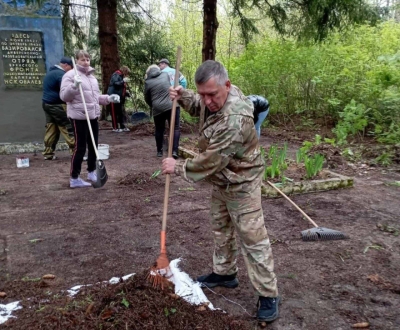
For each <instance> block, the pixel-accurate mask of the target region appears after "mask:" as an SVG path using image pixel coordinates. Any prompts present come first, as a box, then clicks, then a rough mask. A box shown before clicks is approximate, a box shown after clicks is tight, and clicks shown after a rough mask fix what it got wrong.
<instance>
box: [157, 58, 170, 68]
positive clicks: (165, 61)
mask: <svg viewBox="0 0 400 330" xmlns="http://www.w3.org/2000/svg"><path fill="white" fill-rule="evenodd" d="M161 63H165V64H167V65H168V66H169V61H168V60H167V59H166V58H162V59H161V60H160V61H159V62H158V64H161Z"/></svg>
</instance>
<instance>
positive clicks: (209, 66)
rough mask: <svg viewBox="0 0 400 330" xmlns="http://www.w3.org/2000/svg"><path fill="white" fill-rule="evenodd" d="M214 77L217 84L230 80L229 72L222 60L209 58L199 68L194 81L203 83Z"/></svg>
mask: <svg viewBox="0 0 400 330" xmlns="http://www.w3.org/2000/svg"><path fill="white" fill-rule="evenodd" d="M213 77H214V78H215V82H216V83H217V85H224V84H225V83H226V82H227V80H229V78H228V72H227V71H226V69H225V67H224V66H223V65H222V64H221V63H220V62H217V61H212V60H207V61H205V62H204V63H203V64H202V65H200V66H199V68H198V69H197V71H196V74H195V75H194V81H195V83H196V84H198V85H202V84H204V83H206V82H207V81H209V80H210V79H211V78H213Z"/></svg>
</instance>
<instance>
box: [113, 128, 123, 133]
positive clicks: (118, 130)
mask: <svg viewBox="0 0 400 330" xmlns="http://www.w3.org/2000/svg"><path fill="white" fill-rule="evenodd" d="M112 131H113V132H115V133H120V132H122V129H119V128H116V129H113V130H112Z"/></svg>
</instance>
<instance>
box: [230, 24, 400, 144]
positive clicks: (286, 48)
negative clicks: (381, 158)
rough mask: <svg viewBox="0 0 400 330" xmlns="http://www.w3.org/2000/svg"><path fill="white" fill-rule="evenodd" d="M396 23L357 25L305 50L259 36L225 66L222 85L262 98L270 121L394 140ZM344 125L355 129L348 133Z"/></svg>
mask: <svg viewBox="0 0 400 330" xmlns="http://www.w3.org/2000/svg"><path fill="white" fill-rule="evenodd" d="M399 49H400V24H398V23H395V22H392V21H389V22H385V23H382V24H380V25H378V26H376V27H370V26H358V27H355V28H353V29H351V30H349V31H347V32H345V33H343V32H341V33H339V32H338V33H334V34H332V35H330V36H329V37H328V38H327V39H326V40H325V41H324V43H319V44H311V43H309V42H297V41H294V40H291V39H287V40H284V41H283V40H279V39H276V38H274V37H273V36H270V35H267V36H266V37H265V38H263V39H261V40H260V41H258V42H254V43H251V44H249V45H248V47H247V48H246V50H245V51H244V52H243V54H242V55H241V56H239V57H236V58H232V59H231V60H230V66H231V69H230V72H229V73H230V78H231V80H232V82H233V83H234V84H235V85H237V86H240V88H241V89H242V90H243V92H244V93H245V94H259V95H265V96H267V98H268V100H269V102H270V104H271V118H272V117H273V116H276V118H278V119H279V120H280V122H282V123H283V124H286V123H290V122H291V117H294V116H303V117H304V121H305V122H306V123H307V124H308V125H309V126H310V125H311V124H312V123H309V122H308V121H309V119H312V120H314V121H317V120H319V122H321V119H322V120H323V121H325V122H327V121H329V122H334V123H335V124H337V123H341V125H340V126H339V128H338V129H337V130H336V134H337V136H338V137H340V139H339V140H340V143H343V142H344V140H345V139H346V138H347V137H349V136H351V135H352V134H361V135H362V134H367V133H368V134H373V135H374V136H376V138H377V139H378V141H380V142H384V143H396V141H397V143H398V142H399V141H400V126H399V125H400V124H399V123H400V107H399V106H398V104H399V102H400V53H398V50H399ZM349 123H355V124H356V127H355V128H354V129H353V128H352V129H350V127H349Z"/></svg>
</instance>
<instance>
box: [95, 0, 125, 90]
mask: <svg viewBox="0 0 400 330" xmlns="http://www.w3.org/2000/svg"><path fill="white" fill-rule="evenodd" d="M97 11H98V15H99V40H100V63H101V73H102V79H101V85H102V87H101V89H102V90H103V93H104V94H106V93H107V88H108V84H109V82H110V78H111V76H112V74H113V72H114V71H115V70H117V69H118V68H119V66H120V57H119V51H118V37H117V0H97Z"/></svg>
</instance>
